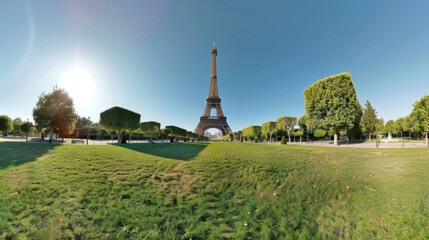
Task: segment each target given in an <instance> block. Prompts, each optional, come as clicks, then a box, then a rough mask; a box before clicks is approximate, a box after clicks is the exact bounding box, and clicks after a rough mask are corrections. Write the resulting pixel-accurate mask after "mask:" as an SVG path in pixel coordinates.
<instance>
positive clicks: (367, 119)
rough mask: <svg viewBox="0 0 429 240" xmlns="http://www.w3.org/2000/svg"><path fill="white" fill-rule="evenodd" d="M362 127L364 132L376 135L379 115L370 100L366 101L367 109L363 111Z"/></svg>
mask: <svg viewBox="0 0 429 240" xmlns="http://www.w3.org/2000/svg"><path fill="white" fill-rule="evenodd" d="M360 125H361V128H362V132H364V133H367V134H369V135H371V134H372V133H375V130H376V128H377V113H376V111H375V109H374V108H373V107H372V105H371V103H370V102H369V101H368V100H367V101H366V103H365V108H364V109H363V114H362V118H361V120H360Z"/></svg>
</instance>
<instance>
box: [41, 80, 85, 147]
mask: <svg viewBox="0 0 429 240" xmlns="http://www.w3.org/2000/svg"><path fill="white" fill-rule="evenodd" d="M33 118H34V121H35V123H36V126H37V127H38V128H39V129H42V128H47V129H49V131H50V138H49V142H52V138H53V132H54V130H55V129H58V130H60V131H63V132H64V131H71V130H72V129H73V128H74V126H75V123H76V120H77V114H76V111H75V109H74V104H73V99H72V98H71V97H70V96H69V94H68V93H67V92H66V91H65V90H64V89H62V88H57V87H55V88H54V89H53V91H52V92H51V93H49V94H45V93H42V95H40V97H39V100H38V101H37V103H36V107H35V108H34V109H33Z"/></svg>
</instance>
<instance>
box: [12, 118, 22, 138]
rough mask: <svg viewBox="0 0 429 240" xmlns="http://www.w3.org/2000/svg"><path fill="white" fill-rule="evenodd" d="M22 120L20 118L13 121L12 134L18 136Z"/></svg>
mask: <svg viewBox="0 0 429 240" xmlns="http://www.w3.org/2000/svg"><path fill="white" fill-rule="evenodd" d="M21 125H22V120H21V118H15V119H13V132H14V133H17V134H19V132H20V130H21Z"/></svg>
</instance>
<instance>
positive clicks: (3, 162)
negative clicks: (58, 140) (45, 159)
mask: <svg viewBox="0 0 429 240" xmlns="http://www.w3.org/2000/svg"><path fill="white" fill-rule="evenodd" d="M56 146H58V145H57V144H43V143H40V144H39V143H19V142H0V170H1V169H4V168H7V167H10V166H19V165H21V164H25V163H27V162H31V161H34V160H36V159H37V158H38V157H41V156H43V155H45V154H46V153H48V152H49V150H52V149H54V148H55V147H56Z"/></svg>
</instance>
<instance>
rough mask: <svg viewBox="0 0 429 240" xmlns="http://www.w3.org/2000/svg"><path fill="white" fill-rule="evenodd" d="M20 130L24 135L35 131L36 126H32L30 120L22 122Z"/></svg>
mask: <svg viewBox="0 0 429 240" xmlns="http://www.w3.org/2000/svg"><path fill="white" fill-rule="evenodd" d="M20 130H21V132H23V133H24V134H25V135H27V136H28V135H29V134H30V133H33V132H34V131H36V128H35V127H34V125H33V123H32V122H24V123H23V124H21V129H20Z"/></svg>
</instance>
